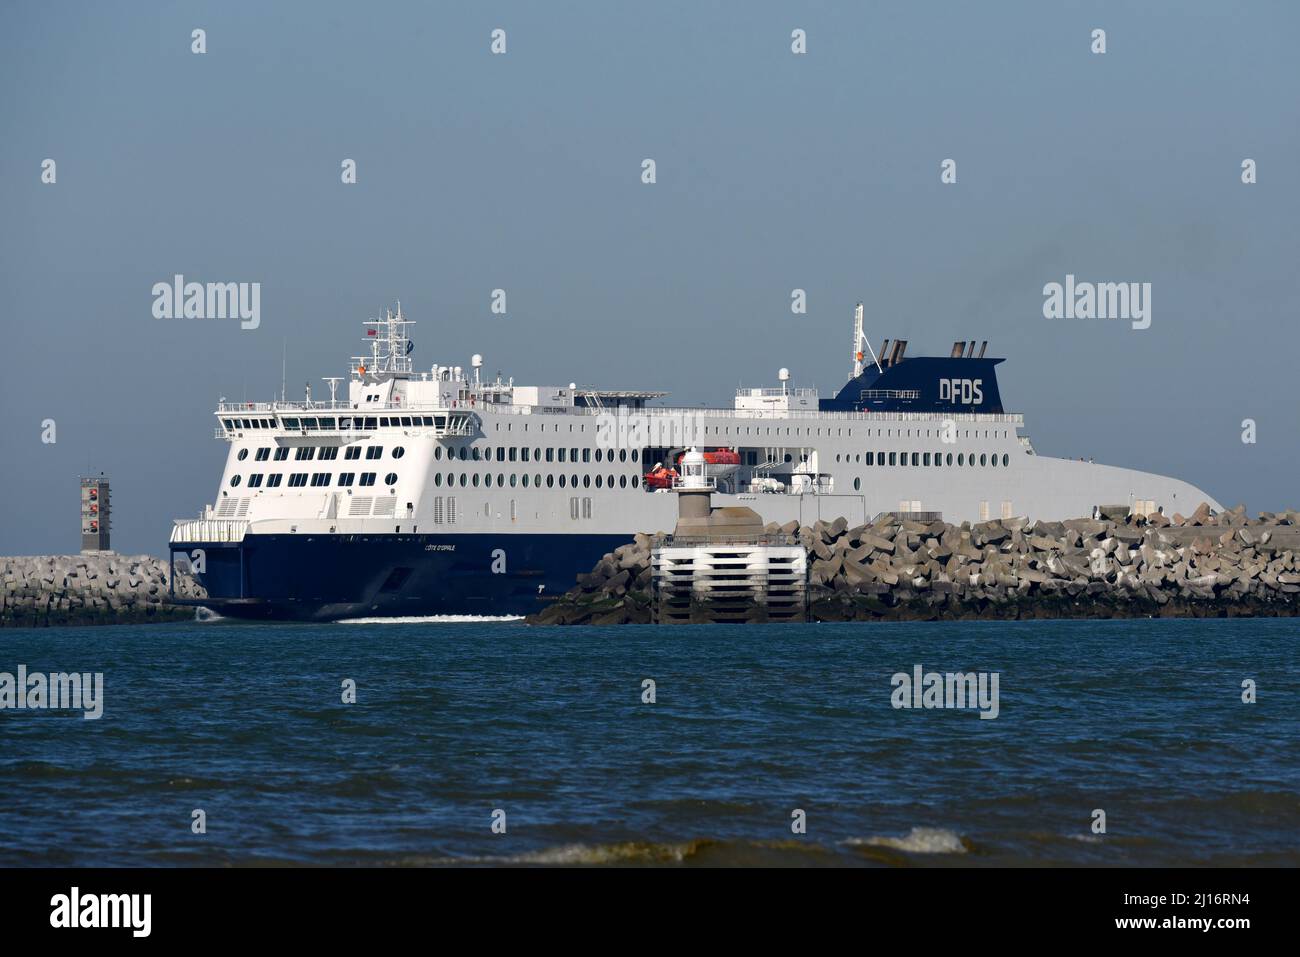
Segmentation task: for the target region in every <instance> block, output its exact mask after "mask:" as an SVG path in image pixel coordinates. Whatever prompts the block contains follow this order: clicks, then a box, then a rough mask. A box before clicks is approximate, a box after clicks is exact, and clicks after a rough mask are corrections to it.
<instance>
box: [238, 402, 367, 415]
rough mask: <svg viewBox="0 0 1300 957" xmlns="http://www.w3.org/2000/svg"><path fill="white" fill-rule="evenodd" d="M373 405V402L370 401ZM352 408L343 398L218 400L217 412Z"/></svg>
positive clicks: (303, 410)
mask: <svg viewBox="0 0 1300 957" xmlns="http://www.w3.org/2000/svg"><path fill="white" fill-rule="evenodd" d="M372 405H373V403H372ZM350 408H352V403H351V402H348V401H346V400H345V399H333V400H326V399H322V400H320V401H311V402H218V403H217V412H218V414H220V413H222V412H313V411H317V410H325V411H331V410H343V409H350Z"/></svg>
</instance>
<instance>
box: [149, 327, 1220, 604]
mask: <svg viewBox="0 0 1300 957" xmlns="http://www.w3.org/2000/svg"><path fill="white" fill-rule="evenodd" d="M412 325H413V322H412V321H411V320H408V319H406V318H405V317H404V316H403V314H402V311H401V307H400V305H399V306H398V308H397V310H396V311H395V312H394V311H388V312H387V313H386V315H385V317H384V318H383V319H373V320H369V321H367V322H366V323H364V330H365V340H366V344H367V347H368V348H367V349H366V350H365V353H364V354H363V355H360V356H356V357H353V359H352V361H351V364H350V367H349V370H348V375H347V376H346V395H345V396H344V397H339V395H338V392H339V386H340V384H341V383H342V382H344V381H345V380H344V377H335V378H329V379H326V380H325V381H326V382H327V383H328V384H329V388H330V399H328V400H312V399H311V398H310V396H307V397H306V398H305V399H304V400H303V401H301V402H291V401H283V397H282V400H281V401H279V402H268V403H248V402H240V403H231V402H222V403H219V404H218V407H217V409H216V413H215V415H216V419H217V427H216V436H217V438H219V439H221V440H222V441H224V442H226V443H228V445H229V454H228V456H227V459H226V463H225V467H224V469H223V472H222V475H221V479H220V482H219V485H218V489H217V493H216V498H215V501H214V502H213V503H212V504H210V505H208V506H205V508H204V509H203V512H202V515H201V516H200V517H198V518H195V519H182V520H178V521H177V522H176V524H175V527H174V529H173V532H172V537H171V548H172V552H173V554H174V555H175V556H179V555H180V554H181V553H184V554H185V555H186V556H187V557H189V558H190V559H191V561H192V563H193V564H194V566H195V572H196V575H197V577H198V578H199V580H200V581H201V583H202V584H203V585H204V587H205V588H206V589H207V591H208V594H209V596H210V599H209V600H208V601H207V602H206V604H208V605H209V606H211V607H214V608H216V609H217V610H219V611H221V612H222V613H223V614H227V615H241V616H247V617H271V618H281V617H284V618H297V619H317V620H319V619H337V618H344V617H355V616H358V615H428V614H483V615H501V614H526V613H529V612H533V611H536V610H537V609H538V608H539V607H540V603H542V602H545V601H548V600H550V599H552V598H553V597H556V596H558V595H559V594H560V593H562V592H563V591H564V590H565V589H567V588H568V587H569V586H571V585H572V583H573V577H574V575H575V574H577V573H579V572H583V571H586V570H588V569H590V567H591V566H592V565H593V564H594V563H595V562H596V561H597V560H598V559H599V558H600V556H601V555H602V554H604V553H605V552H607V551H611V550H612V549H613V548H615V547H617V546H618V545H619V544H622V543H623V542H625V541H627V540H628V539H629V538H630V537H631V536H632V535H633V534H634V533H637V532H656V531H663V530H667V529H671V528H672V527H673V525H674V522H675V520H676V501H675V498H674V497H673V496H672V495H671V494H668V493H667V489H668V488H670V487H671V478H670V476H671V473H672V472H673V471H674V469H675V466H676V463H677V461H678V460H679V458H680V456H681V455H682V453H683V452H684V451H685V450H687V449H689V448H691V447H696V448H699V449H700V450H702V451H703V452H704V453H705V454H706V455H707V456H708V462H709V468H710V470H711V475H712V477H713V478H714V479H715V480H716V483H717V489H718V491H717V492H716V494H715V504H718V505H728V504H733V505H747V506H749V507H751V508H753V509H754V510H755V511H757V512H758V513H759V514H760V515H761V516H762V517H763V519H764V520H765V521H767V522H776V523H782V524H783V523H786V522H788V521H791V520H797V521H799V522H801V523H805V524H806V523H810V522H812V521H815V520H817V519H827V520H830V519H835V518H839V517H843V518H845V519H846V520H847V521H848V522H849V523H850V524H851V525H853V524H858V523H863V522H867V521H870V520H871V519H872V518H873V517H875V516H876V515H878V514H879V513H881V512H885V511H896V512H904V513H914V514H922V513H923V514H927V515H928V514H933V513H939V514H941V515H942V516H943V518H944V519H946V520H947V521H962V520H971V521H985V520H988V519H995V518H1003V517H1011V516H1030V517H1033V518H1044V519H1060V518H1068V517H1077V516H1086V515H1089V514H1091V513H1092V511H1093V510H1094V509H1095V508H1096V507H1098V506H1101V505H1114V504H1121V505H1127V506H1128V507H1130V508H1131V509H1133V510H1135V511H1137V512H1142V513H1144V512H1153V511H1166V512H1169V513H1170V514H1172V513H1173V512H1175V511H1179V510H1181V511H1185V512H1190V511H1191V510H1192V509H1194V508H1195V507H1196V506H1197V505H1198V504H1199V503H1200V502H1202V501H1206V502H1209V503H1210V505H1211V507H1213V508H1216V509H1217V508H1219V506H1218V504H1217V503H1216V502H1215V501H1214V500H1213V499H1212V498H1210V497H1209V496H1208V495H1206V494H1205V493H1204V492H1201V491H1200V490H1198V489H1196V488H1194V487H1192V486H1190V485H1188V484H1187V483H1185V482H1181V481H1179V480H1177V479H1171V478H1166V477H1163V476H1159V475H1153V474H1149V473H1144V472H1138V471H1133V470H1130V469H1123V468H1115V467H1112V466H1105V465H1097V464H1093V463H1091V462H1083V461H1072V460H1066V459H1056V458H1049V457H1046V456H1039V455H1036V454H1035V453H1034V449H1033V446H1032V444H1031V443H1030V442H1029V439H1028V438H1027V437H1026V436H1024V435H1023V434H1022V429H1023V425H1024V420H1023V417H1022V416H1021V415H1020V414H1018V413H1008V412H1006V411H1005V410H1004V409H1003V407H1002V399H1001V395H1000V392H999V390H998V384H997V374H996V366H997V365H998V363H1000V362H1002V361H1003V360H1002V359H1000V358H991V357H986V355H985V353H986V350H987V342H985V343H982V344H981V345H980V346H979V348H978V349H977V348H976V344H975V342H959V343H954V344H953V347H952V350H951V352H950V354H949V355H948V356H944V357H926V356H921V357H909V356H907V354H906V351H907V342H906V341H905V340H895V341H894V342H893V343H892V344H891V343H890V342H889V340H885V342H884V343H883V344H882V347H881V349H880V351H879V352H878V353H877V352H876V350H875V349H874V348H873V347H872V344H871V343H870V342H869V341H868V339H867V336H866V334H865V331H864V315H863V307H862V305H861V304H859V305H858V307H857V309H856V310H855V314H854V332H853V352H852V369H851V374H850V377H849V380H848V382H847V383H846V384H845V386H844V387H843V388H841V389H840V390H839V391H838V392H837V393H836V394H835V395H834V396H833V397H828V398H822V397H821V396H820V395H819V394H818V393H817V391H816V390H814V389H808V388H795V387H793V386H792V385H791V384H790V375H789V372H788V371H787V370H784V369H783V370H781V373H780V374H779V376H778V381H779V383H780V384H779V386H777V387H760V388H743V389H739V390H737V393H736V395H735V398H734V402H733V406H732V408H729V409H700V408H692V409H687V408H672V407H670V406H664V405H654V404H652V403H654V402H657V401H659V400H662V399H663V398H664V397H665V396H666V393H663V392H655V391H639V390H606V389H597V388H588V387H579V386H577V384H575V383H570V384H568V385H561V386H523V385H517V384H515V382H514V381H513V379H503V378H502V377H501V376H500V375H497V376H495V377H494V378H491V379H489V378H486V377H484V376H483V375H482V358H481V357H480V356H477V355H476V356H474V357H472V358H471V360H470V365H469V367H468V368H465V367H462V366H453V365H440V364H434V365H432V366H430V367H428V368H427V369H420V370H417V369H416V367H415V365H414V360H413V350H414V347H413V344H412V339H411V337H410V329H411V326H412Z"/></svg>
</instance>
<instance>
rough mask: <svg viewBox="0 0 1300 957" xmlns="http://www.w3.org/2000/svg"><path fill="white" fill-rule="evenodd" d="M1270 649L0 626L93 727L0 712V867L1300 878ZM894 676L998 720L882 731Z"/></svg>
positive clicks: (1132, 631)
mask: <svg viewBox="0 0 1300 957" xmlns="http://www.w3.org/2000/svg"><path fill="white" fill-rule="evenodd" d="M380 623H382V625H383V626H384V627H374V626H373V625H374V624H380ZM1292 631H1293V625H1292V623H1291V622H1289V621H1264V620H1260V621H1252V620H1213V621H1212V620H1201V621H1195V620H1192V621H1106V622H1023V623H1019V622H954V623H939V624H933V623H931V624H920V623H918V624H893V625H878V626H865V625H842V626H841V625H808V626H791V625H782V626H770V627H769V626H740V627H729V626H703V627H688V628H672V629H659V628H654V627H650V626H647V627H634V626H624V627H612V628H556V629H546V628H529V627H525V626H522V625H519V624H517V623H515V622H509V621H500V620H488V619H482V618H475V619H470V620H449V619H417V620H409V619H408V620H393V619H381V620H378V621H375V622H373V623H371V622H370V621H369V620H362V621H350V622H342V623H338V624H330V625H321V626H314V625H302V624H293V625H274V624H263V625H251V624H247V623H242V622H234V621H226V622H223V623H222V627H220V628H213V627H210V626H208V625H206V624H198V623H178V624H165V625H150V626H144V627H134V626H121V627H114V628H87V629H54V630H41V631H24V630H6V631H4V632H0V671H4V672H10V673H12V672H14V671H15V669H16V667H17V665H18V664H20V663H21V664H25V665H27V667H28V669H29V670H30V671H46V672H52V671H71V670H77V671H102V672H103V673H104V713H103V717H102V718H101V719H100V720H98V721H83V720H81V718H80V717H79V716H74V717H71V718H70V717H68V716H67V715H60V714H56V713H52V712H37V711H16V710H14V711H10V710H5V711H3V712H0V744H2V745H3V747H0V788H3V789H4V792H5V793H6V794H7V795H9V798H8V799H7V800H6V801H4V802H0V834H3V835H4V836H5V839H4V841H0V865H4V864H11V865H31V864H46V865H51V864H54V865H103V866H111V865H128V866H138V865H165V866H180V865H186V866H188V865H196V864H209V865H223V866H224V865H267V864H276V865H313V864H316V865H320V864H326V865H365V866H392V867H400V866H408V867H409V866H437V867H446V866H466V867H483V866H524V867H620V866H624V867H643V866H653V867H737V866H765V865H776V866H794V867H803V866H814V867H820V866H847V867H864V866H865V867H953V866H960V867H972V866H974V867H979V866H989V865H995V866H996V865H1073V866H1125V867H1135V866H1176V865H1221V866H1242V865H1280V866H1296V865H1300V760H1297V757H1298V755H1297V741H1300V696H1297V695H1295V694H1292V693H1291V692H1290V689H1292V688H1295V687H1297V686H1298V685H1300V657H1298V656H1297V655H1296V653H1295V648H1296V644H1295V638H1294V635H1293V633H1292ZM917 664H920V665H922V666H923V667H924V668H926V669H927V670H929V669H933V670H936V671H958V670H961V671H966V670H989V671H997V672H998V673H999V675H1000V689H1001V690H1000V695H1001V702H1000V710H999V715H998V717H997V718H996V719H995V720H981V719H980V718H979V717H978V715H977V714H975V713H974V712H972V711H970V710H966V711H958V710H922V709H917V710H895V709H894V708H893V707H892V706H891V700H890V699H891V692H892V690H893V689H892V684H891V676H892V675H893V674H895V673H896V672H899V671H903V672H910V671H911V669H912V668H913V667H914V666H915V665H917ZM647 678H650V679H653V680H654V682H655V685H654V689H655V695H654V701H653V703H651V702H649V701H648V700H646V699H644V698H643V695H644V694H645V687H646V686H645V685H643V682H644V681H645V679H647ZM1245 678H1250V679H1252V680H1254V681H1256V682H1257V684H1258V687H1259V689H1260V694H1259V703H1258V704H1245V703H1243V702H1242V700H1241V683H1242V681H1243V679H1245ZM346 688H355V703H345V693H344V692H345V689H346ZM198 808H201V809H203V810H204V812H205V814H206V817H207V822H208V825H207V826H208V831H207V833H206V834H205V835H201V836H200V835H194V834H193V833H192V832H191V830H190V823H191V814H192V812H193V811H194V810H195V809H198ZM1097 809H1101V810H1104V811H1105V815H1106V829H1105V831H1104V833H1094V831H1093V826H1094V811H1096V810H1097ZM498 811H500V812H502V814H503V815H504V819H503V820H504V821H506V822H508V824H507V827H506V831H505V833H501V834H498V833H494V831H493V823H494V820H495V816H496V812H498ZM800 812H802V813H800ZM795 821H802V822H803V824H804V825H805V826H806V830H805V831H804V832H801V833H797V832H796V828H795V827H793V826H792V825H793V824H794V822H795Z"/></svg>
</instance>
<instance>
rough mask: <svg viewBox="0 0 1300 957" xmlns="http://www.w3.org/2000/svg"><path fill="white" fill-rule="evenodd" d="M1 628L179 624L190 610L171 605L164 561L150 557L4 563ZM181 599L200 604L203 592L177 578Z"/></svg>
mask: <svg viewBox="0 0 1300 957" xmlns="http://www.w3.org/2000/svg"><path fill="white" fill-rule="evenodd" d="M0 580H2V581H3V584H4V588H3V594H2V595H0V627H7V628H34V627H45V626H50V625H103V624H125V623H132V622H148V621H178V620H185V619H189V618H193V617H194V609H193V607H190V606H183V605H173V604H169V603H168V597H169V594H168V593H169V591H170V589H171V582H170V569H169V568H168V564H167V562H166V561H164V560H163V559H160V558H153V557H151V556H148V555H117V554H113V553H94V554H86V555H29V556H19V557H7V558H0ZM175 592H176V596H177V597H178V598H189V599H202V598H204V597H206V593H205V592H204V590H203V588H202V587H201V586H200V585H199V584H198V582H196V581H195V580H194V579H193V578H192V577H190V576H189V575H188V574H184V573H181V572H180V571H179V570H178V572H177V574H176V584H175Z"/></svg>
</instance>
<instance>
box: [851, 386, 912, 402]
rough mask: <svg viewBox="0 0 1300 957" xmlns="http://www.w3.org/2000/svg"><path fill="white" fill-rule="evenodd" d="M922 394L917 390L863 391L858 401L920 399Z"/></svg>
mask: <svg viewBox="0 0 1300 957" xmlns="http://www.w3.org/2000/svg"><path fill="white" fill-rule="evenodd" d="M919 398H921V393H920V392H919V391H918V390H916V389H863V390H862V391H861V392H860V393H859V394H858V401H860V402H866V401H867V400H869V399H919Z"/></svg>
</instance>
